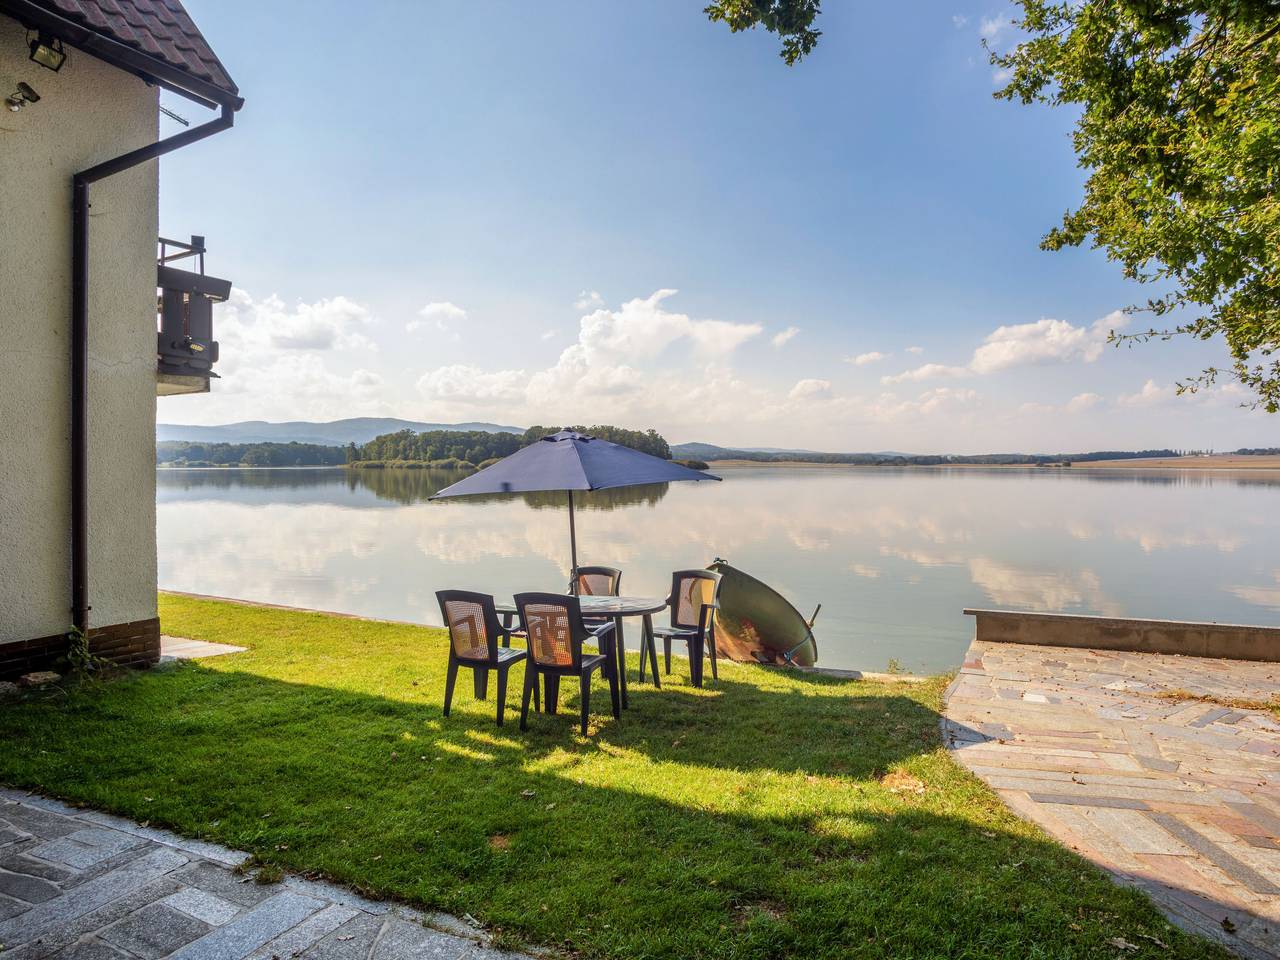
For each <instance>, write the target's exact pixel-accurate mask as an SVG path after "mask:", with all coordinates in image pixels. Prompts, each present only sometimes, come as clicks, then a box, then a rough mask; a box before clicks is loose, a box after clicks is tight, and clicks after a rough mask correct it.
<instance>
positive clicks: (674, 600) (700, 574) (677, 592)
mask: <svg viewBox="0 0 1280 960" xmlns="http://www.w3.org/2000/svg"><path fill="white" fill-rule="evenodd" d="M719 594H720V574H718V573H714V572H713V571H711V570H677V571H676V572H675V573H673V574H671V596H670V598H669V599H668V601H667V602H668V603H670V604H671V625H672V626H673V627H678V628H679V629H682V630H697V629H698V628H699V627H701V626H703V623H702V607H703V606H704V605H705V604H708V603H714V602H715V600H716V598H717V597H718V596H719Z"/></svg>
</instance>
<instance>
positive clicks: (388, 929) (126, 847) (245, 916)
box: [0, 789, 527, 960]
mask: <svg viewBox="0 0 1280 960" xmlns="http://www.w3.org/2000/svg"><path fill="white" fill-rule="evenodd" d="M246 860H247V855H246V854H243V853H236V852H235V851H232V850H228V849H226V848H224V847H219V846H216V845H214V844H210V843H204V842H201V841H199V840H184V839H183V838H181V837H178V836H176V835H174V834H171V833H167V832H165V831H161V830H153V829H150V828H148V827H143V826H139V825H137V824H135V823H132V822H130V821H127V820H121V819H119V818H118V817H112V816H108V815H106V814H101V813H94V812H91V811H83V810H75V809H72V808H70V807H67V806H64V805H63V804H60V803H56V802H54V801H51V800H46V799H44V798H41V797H37V796H32V795H30V794H24V793H19V792H17V791H13V790H3V789H0V957H3V958H4V960H37V958H43V957H49V958H57V960H127V958H134V960H137V958H141V960H159V958H161V957H172V958H177V960H273V958H278V960H287V958H291V957H299V958H306V960H347V958H363V960H400V958H406V960H407V958H415V960H527V958H525V957H524V955H522V954H514V953H507V952H503V951H500V950H496V949H493V948H492V947H490V946H487V945H486V942H485V937H484V934H483V932H481V931H480V930H478V929H475V928H473V927H471V926H469V925H468V924H465V923H463V922H462V921H461V920H458V919H456V918H454V917H450V916H447V915H444V914H423V913H419V912H418V911H416V910H412V909H409V908H407V907H403V906H397V905H394V904H387V903H377V902H374V901H371V900H366V899H364V898H362V897H359V896H356V895H355V894H352V893H349V892H348V891H346V890H344V889H342V888H340V887H337V886H334V885H331V884H327V883H322V882H316V881H309V880H302V879H299V878H296V877H286V878H285V879H284V880H283V881H282V882H280V883H274V884H258V883H256V882H254V880H253V878H252V876H249V875H248V874H242V873H237V872H236V870H235V868H236V867H238V866H240V865H241V864H243V863H244V862H245V861H246Z"/></svg>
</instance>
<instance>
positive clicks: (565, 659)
mask: <svg viewBox="0 0 1280 960" xmlns="http://www.w3.org/2000/svg"><path fill="white" fill-rule="evenodd" d="M516 608H517V609H518V610H519V611H520V622H521V624H522V625H523V626H524V629H525V633H526V634H528V637H529V657H530V658H531V659H532V660H533V662H534V663H536V664H538V666H540V667H572V668H573V669H575V670H576V669H578V668H579V667H581V666H582V643H583V640H585V639H586V634H587V630H586V627H584V626H583V625H582V606H581V604H579V603H578V598H577V597H574V596H565V595H564V594H562V593H517V594H516Z"/></svg>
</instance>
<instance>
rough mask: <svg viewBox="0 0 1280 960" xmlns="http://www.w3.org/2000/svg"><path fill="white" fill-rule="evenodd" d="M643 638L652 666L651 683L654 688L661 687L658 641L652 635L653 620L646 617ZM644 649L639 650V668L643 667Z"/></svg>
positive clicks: (659, 688)
mask: <svg viewBox="0 0 1280 960" xmlns="http://www.w3.org/2000/svg"><path fill="white" fill-rule="evenodd" d="M644 626H645V631H644V632H645V638H646V641H647V643H648V645H649V665H650V666H651V667H653V685H654V687H655V688H656V689H658V690H661V689H662V681H661V680H659V679H658V643H657V641H656V640H655V639H654V637H653V621H652V620H650V619H649V618H648V617H645V618H644ZM644 656H645V654H644V651H643V650H641V651H640V663H641V669H644V667H643V664H644Z"/></svg>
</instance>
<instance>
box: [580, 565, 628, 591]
mask: <svg viewBox="0 0 1280 960" xmlns="http://www.w3.org/2000/svg"><path fill="white" fill-rule="evenodd" d="M621 586H622V571H621V570H619V569H617V568H616V567H579V568H578V591H577V592H578V596H580V597H616V596H617V595H618V589H619V588H620V587H621Z"/></svg>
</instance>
